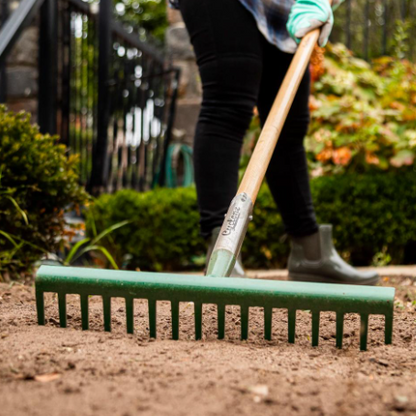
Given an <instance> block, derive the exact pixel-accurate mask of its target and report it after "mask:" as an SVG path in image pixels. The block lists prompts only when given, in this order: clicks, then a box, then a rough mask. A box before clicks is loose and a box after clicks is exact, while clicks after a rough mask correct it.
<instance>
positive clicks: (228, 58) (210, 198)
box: [180, 0, 318, 237]
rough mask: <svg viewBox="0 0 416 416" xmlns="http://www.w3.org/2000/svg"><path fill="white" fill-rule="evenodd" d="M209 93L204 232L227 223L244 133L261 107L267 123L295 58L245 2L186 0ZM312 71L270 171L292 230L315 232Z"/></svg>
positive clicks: (198, 153)
mask: <svg viewBox="0 0 416 416" xmlns="http://www.w3.org/2000/svg"><path fill="white" fill-rule="evenodd" d="M180 11H181V14H182V17H183V20H184V22H185V25H186V27H187V30H188V32H189V35H190V38H191V42H192V45H193V47H194V50H195V54H196V58H197V63H198V67H199V71H200V76H201V81H202V88H203V98H202V108H201V113H200V116H199V120H198V124H197V127H196V133H195V141H194V165H195V182H196V188H197V194H198V205H199V210H200V215H201V221H200V224H201V233H202V235H203V236H205V237H206V236H209V235H210V234H211V231H212V230H213V228H215V227H218V226H220V225H221V224H222V221H223V219H224V214H225V213H226V212H227V209H228V206H229V204H230V202H231V200H232V198H233V197H234V196H235V193H236V191H237V185H238V168H239V160H240V153H241V146H242V142H243V138H244V135H245V133H246V130H247V128H248V126H249V124H250V121H251V118H252V115H253V109H254V107H255V106H257V108H258V111H259V116H260V120H261V122H262V123H264V122H265V120H266V118H267V115H268V113H269V111H270V108H271V106H272V104H273V101H274V99H275V97H276V94H277V91H278V90H279V87H280V84H281V83H282V81H283V78H284V76H285V74H286V71H287V69H288V67H289V65H290V62H291V60H292V56H293V55H291V54H286V53H284V52H281V51H280V50H279V49H278V48H277V47H276V46H273V45H271V44H270V43H269V42H267V41H266V39H265V38H264V36H263V35H262V34H261V32H260V31H259V30H258V28H257V25H256V22H255V19H254V17H253V16H252V15H251V13H250V12H248V11H247V10H246V9H245V8H244V6H243V5H241V3H240V2H239V1H238V0H181V1H180ZM309 84H310V76H309V73H306V75H305V77H304V78H303V80H302V82H301V85H300V87H299V91H298V93H297V95H296V98H295V100H294V103H293V106H292V108H291V110H290V112H289V115H288V118H287V120H286V123H285V125H284V128H283V130H282V133H281V136H280V139H279V141H278V144H277V146H276V150H275V152H274V154H273V157H272V160H271V163H270V166H269V168H268V171H267V175H266V177H267V182H268V185H269V188H270V191H271V192H272V195H273V198H274V199H275V201H276V204H277V206H278V208H279V210H280V212H281V215H282V218H283V221H284V224H285V228H286V232H287V233H288V234H289V235H292V236H299V237H300V236H306V235H310V234H313V233H315V232H316V231H317V230H318V226H317V223H316V219H315V213H314V209H313V205H312V199H311V194H310V188H309V177H308V170H307V163H306V157H305V149H304V146H303V139H304V136H305V134H306V132H307V128H308V124H309V109H308V97H309V86H310V85H309Z"/></svg>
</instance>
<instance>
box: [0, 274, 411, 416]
mask: <svg viewBox="0 0 416 416" xmlns="http://www.w3.org/2000/svg"><path fill="white" fill-rule="evenodd" d="M382 284H383V285H389V286H390V285H394V286H395V287H396V288H397V295H396V306H395V320H394V338H393V345H390V346H385V345H384V344H383V336H384V325H383V322H384V321H383V318H381V317H378V316H372V317H370V340H369V348H368V351H366V352H360V351H359V340H358V336H359V319H358V317H357V316H356V315H350V316H348V317H347V318H346V321H345V337H344V348H343V349H342V350H338V349H336V348H335V338H334V334H335V320H334V316H333V314H331V313H325V314H324V317H323V319H322V322H321V337H320V345H319V347H315V348H312V347H311V345H310V333H311V330H310V328H311V315H310V313H309V312H307V311H299V312H298V315H297V338H296V343H295V344H294V345H291V344H288V343H287V342H286V340H287V316H286V314H285V312H284V311H279V310H278V311H275V313H274V315H273V341H265V340H263V339H262V335H263V331H262V325H263V318H262V313H261V310H260V309H250V337H249V340H248V341H240V340H239V334H240V321H239V308H238V307H236V306H232V307H229V308H228V309H227V319H226V339H225V340H222V341H218V340H217V339H216V309H215V306H214V305H205V306H204V337H203V340H202V341H194V340H193V334H194V332H193V307H192V304H181V326H180V338H181V340H180V341H172V340H170V339H169V337H170V313H169V304H167V303H160V304H159V305H158V308H159V309H158V338H157V340H154V339H149V336H148V323H147V307H146V304H145V302H144V301H137V302H136V304H135V334H134V335H128V334H126V332H125V317H124V303H123V301H122V300H121V299H114V300H113V305H112V311H113V312H112V327H113V331H112V332H111V333H106V332H104V331H103V330H102V326H103V318H102V305H101V300H100V299H99V298H94V297H93V298H91V300H90V327H91V329H90V330H89V331H82V330H81V319H80V308H79V298H77V297H76V296H70V297H69V302H68V328H67V329H61V328H59V323H58V311H57V300H56V298H55V297H54V296H53V295H52V294H51V295H48V296H47V298H46V317H47V325H46V326H44V327H41V326H38V325H37V323H36V310H35V303H34V289H33V286H25V285H20V284H14V285H6V284H0V391H1V396H0V397H1V401H0V415H2V416H3V415H7V416H11V415H13V416H20V415H25V416H27V415H39V416H40V415H42V416H45V415H62V416H64V415H65V416H69V415H74V416H75V415H78V416H79V415H100V416H107V415H111V416H130V415H131V416H133V415H137V414H140V415H168V414H169V415H225V414H227V415H252V414H261V415H276V414H281V415H284V416H292V415H354V416H355V415H371V416H374V415H399V414H400V415H416V395H415V391H416V345H415V338H416V309H415V304H416V302H415V299H416V280H415V279H414V278H409V277H405V276H401V277H390V278H388V277H385V278H384V279H383V283H382Z"/></svg>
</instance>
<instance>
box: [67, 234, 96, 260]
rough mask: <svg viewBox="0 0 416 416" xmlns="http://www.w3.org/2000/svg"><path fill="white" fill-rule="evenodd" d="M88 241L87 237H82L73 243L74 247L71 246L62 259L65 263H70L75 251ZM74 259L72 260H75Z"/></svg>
mask: <svg viewBox="0 0 416 416" xmlns="http://www.w3.org/2000/svg"><path fill="white" fill-rule="evenodd" d="M88 241H90V239H89V238H84V239H83V240H81V241H78V243H76V244H75V245H74V247H72V248H71V250H70V252H69V253H68V255H67V256H66V259H65V260H64V263H65V264H69V263H71V261H72V259H73V257H74V256H75V254H76V253H77V251H78V250H79V248H80V247H81V246H82V245H84V244H85V243H88ZM78 257H79V256H77V257H76V258H75V259H77V258H78ZM75 259H74V260H75Z"/></svg>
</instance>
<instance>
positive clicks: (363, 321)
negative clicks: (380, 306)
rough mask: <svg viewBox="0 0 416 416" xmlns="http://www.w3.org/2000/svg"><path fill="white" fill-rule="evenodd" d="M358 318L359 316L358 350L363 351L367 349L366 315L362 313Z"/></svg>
mask: <svg viewBox="0 0 416 416" xmlns="http://www.w3.org/2000/svg"><path fill="white" fill-rule="evenodd" d="M360 316H361V328H360V350H361V351H365V350H366V349H367V336H368V314H366V313H362V314H361V315H360Z"/></svg>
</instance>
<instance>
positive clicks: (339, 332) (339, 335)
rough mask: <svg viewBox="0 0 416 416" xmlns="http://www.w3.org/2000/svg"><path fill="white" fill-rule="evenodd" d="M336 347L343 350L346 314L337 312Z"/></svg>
mask: <svg viewBox="0 0 416 416" xmlns="http://www.w3.org/2000/svg"><path fill="white" fill-rule="evenodd" d="M336 322H337V323H336V325H337V329H336V345H337V348H342V339H343V337H344V313H343V312H337V317H336Z"/></svg>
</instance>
